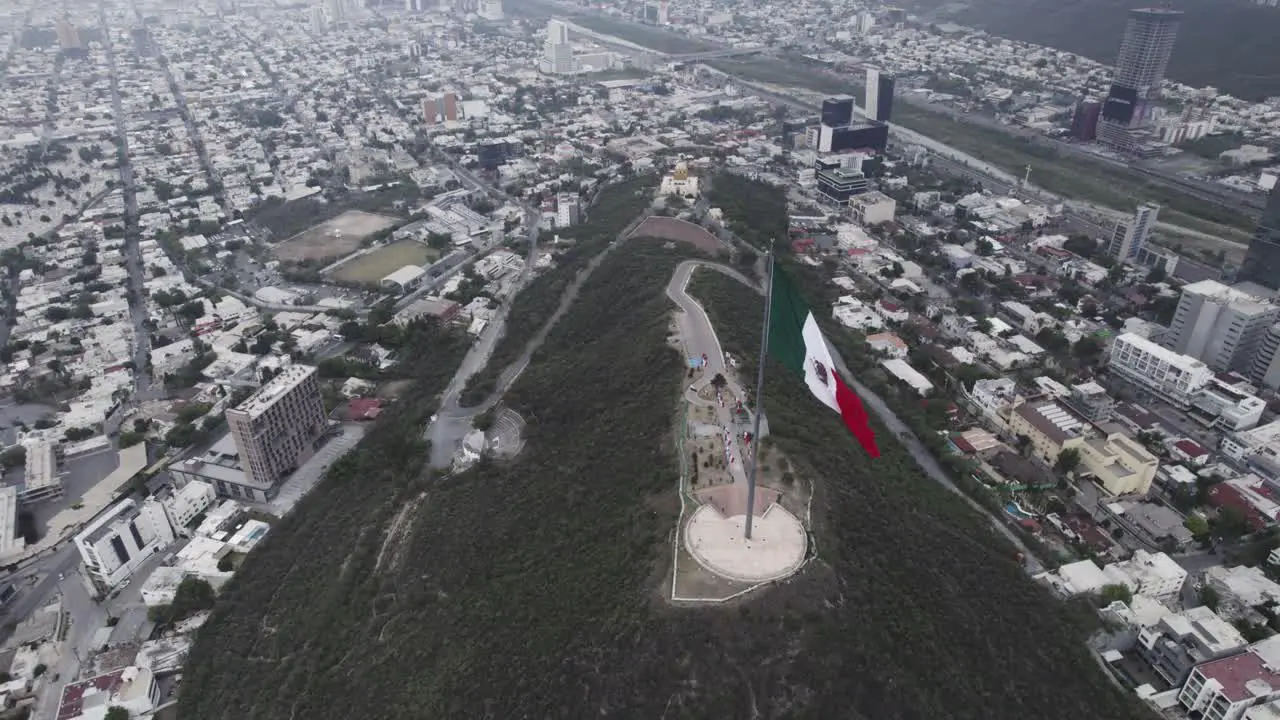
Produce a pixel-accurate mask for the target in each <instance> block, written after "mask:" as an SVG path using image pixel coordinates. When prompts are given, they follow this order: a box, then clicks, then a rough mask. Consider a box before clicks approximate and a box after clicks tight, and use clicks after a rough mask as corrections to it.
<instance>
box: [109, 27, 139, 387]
mask: <svg viewBox="0 0 1280 720" xmlns="http://www.w3.org/2000/svg"><path fill="white" fill-rule="evenodd" d="M98 21H99V23H100V25H101V28H102V38H103V47H104V49H105V51H106V56H107V67H108V70H109V72H110V75H111V113H112V115H113V116H115V122H116V135H117V136H118V137H119V138H120V145H119V148H118V161H119V163H118V164H119V165H120V192H121V198H122V202H123V203H124V250H125V269H126V270H127V271H128V273H129V319H130V321H131V322H132V323H133V363H134V373H133V379H134V391H135V394H136V396H137V399H138V400H143V399H147V398H149V396H150V392H151V362H150V357H151V334H150V333H149V332H148V331H147V327H146V321H147V299H146V292H145V290H144V289H143V285H144V284H145V283H146V275H145V270H146V269H145V268H143V267H142V250H141V249H140V248H139V247H138V240H139V235H140V231H139V230H138V192H137V185H136V180H135V178H134V175H133V163H132V162H131V160H130V157H129V132H128V125H127V124H126V120H125V114H124V107H123V102H122V101H121V99H120V72H119V69H118V68H117V66H116V54H115V47H114V45H113V44H112V38H111V27H110V25H109V24H108V22H107V10H106V5H104V4H102V3H101V2H100V3H99V4H98Z"/></svg>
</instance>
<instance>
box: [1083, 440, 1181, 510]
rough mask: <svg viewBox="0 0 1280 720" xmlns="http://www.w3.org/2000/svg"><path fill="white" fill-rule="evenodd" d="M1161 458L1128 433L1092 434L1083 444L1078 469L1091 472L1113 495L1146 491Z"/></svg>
mask: <svg viewBox="0 0 1280 720" xmlns="http://www.w3.org/2000/svg"><path fill="white" fill-rule="evenodd" d="M1159 467H1160V459H1159V458H1157V457H1156V456H1155V455H1152V454H1151V452H1150V451H1148V450H1147V449H1146V448H1145V447H1143V446H1142V443H1140V442H1138V441H1137V440H1134V439H1133V438H1131V437H1129V436H1128V435H1125V434H1124V433H1119V432H1116V433H1111V434H1110V435H1107V436H1106V437H1105V438H1103V437H1089V438H1086V439H1085V440H1084V442H1082V443H1081V444H1080V468H1079V470H1077V472H1078V473H1091V474H1092V475H1094V477H1096V478H1097V479H1098V484H1099V485H1101V486H1102V487H1103V488H1105V489H1106V491H1107V492H1109V493H1111V494H1112V495H1130V494H1145V493H1146V492H1147V491H1148V490H1150V489H1151V481H1152V480H1154V479H1155V477H1156V470H1157V469H1159Z"/></svg>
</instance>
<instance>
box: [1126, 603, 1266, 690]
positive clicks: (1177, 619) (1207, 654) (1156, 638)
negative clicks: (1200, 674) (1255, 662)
mask: <svg viewBox="0 0 1280 720" xmlns="http://www.w3.org/2000/svg"><path fill="white" fill-rule="evenodd" d="M1247 644H1248V643H1247V642H1246V641H1245V639H1244V636H1243V635H1241V634H1240V631H1239V630H1237V629H1236V627H1235V626H1234V625H1232V624H1231V623H1229V622H1227V621H1226V620H1223V619H1222V618H1221V617H1219V616H1218V614H1217V613H1215V612H1214V611H1213V610H1211V609H1209V608H1207V607H1204V606H1201V607H1195V608H1190V609H1188V610H1185V611H1183V612H1180V613H1172V614H1169V615H1165V616H1164V617H1162V618H1160V621H1159V622H1157V623H1156V624H1154V625H1151V626H1149V627H1144V628H1142V629H1141V630H1140V631H1139V632H1138V642H1137V645H1136V646H1135V648H1136V649H1137V651H1138V655H1139V656H1140V657H1142V659H1143V660H1146V661H1147V663H1148V664H1149V665H1151V668H1152V669H1153V670H1155V671H1156V672H1157V673H1159V675H1160V676H1161V677H1163V678H1164V679H1165V681H1167V682H1168V683H1169V684H1170V685H1181V684H1182V683H1184V682H1186V680H1187V676H1188V675H1190V673H1191V669H1192V668H1193V667H1195V666H1196V665H1199V664H1200V663H1204V662H1208V661H1210V660H1216V659H1218V658H1221V657H1226V656H1228V655H1234V654H1235V653H1238V652H1240V651H1241V650H1243V649H1244V647H1245V645H1247Z"/></svg>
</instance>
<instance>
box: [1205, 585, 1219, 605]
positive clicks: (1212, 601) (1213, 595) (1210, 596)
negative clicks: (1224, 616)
mask: <svg viewBox="0 0 1280 720" xmlns="http://www.w3.org/2000/svg"><path fill="white" fill-rule="evenodd" d="M1221 601H1222V600H1221V598H1220V597H1219V596H1218V591H1217V590H1215V589H1214V588H1213V586H1212V585H1205V586H1204V587H1202V588H1200V603H1201V604H1203V605H1204V606H1205V607H1207V608H1209V609H1210V610H1217V609H1218V603H1220V602H1221Z"/></svg>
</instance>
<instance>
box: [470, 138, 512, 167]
mask: <svg viewBox="0 0 1280 720" xmlns="http://www.w3.org/2000/svg"><path fill="white" fill-rule="evenodd" d="M515 154H516V147H515V146H514V145H513V144H512V143H505V142H487V143H482V144H479V145H476V159H477V161H478V162H479V164H480V167H481V168H482V169H484V170H496V169H497V168H498V166H500V165H504V164H505V163H506V162H507V160H510V159H511V158H512V157H514V156H515Z"/></svg>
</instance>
